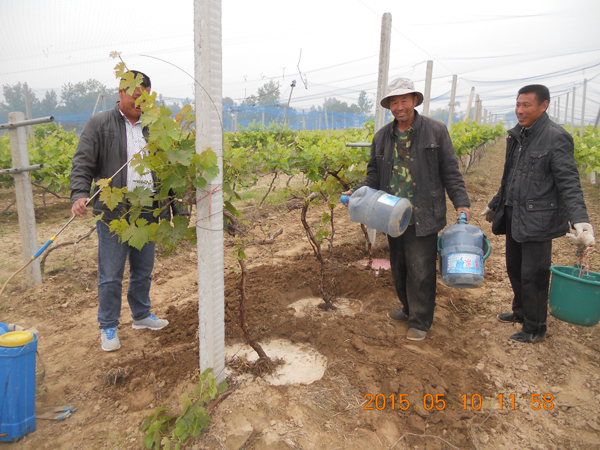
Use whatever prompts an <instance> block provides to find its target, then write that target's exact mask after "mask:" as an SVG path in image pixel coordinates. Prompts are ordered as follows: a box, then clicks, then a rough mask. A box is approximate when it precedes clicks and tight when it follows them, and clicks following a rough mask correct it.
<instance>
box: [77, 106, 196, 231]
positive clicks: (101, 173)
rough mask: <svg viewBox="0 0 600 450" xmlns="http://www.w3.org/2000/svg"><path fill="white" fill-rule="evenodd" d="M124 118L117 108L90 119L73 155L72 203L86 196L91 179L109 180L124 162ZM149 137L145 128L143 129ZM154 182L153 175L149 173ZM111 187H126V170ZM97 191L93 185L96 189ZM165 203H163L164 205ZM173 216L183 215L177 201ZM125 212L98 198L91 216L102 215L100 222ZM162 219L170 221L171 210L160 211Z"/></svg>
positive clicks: (125, 207) (125, 157)
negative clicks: (111, 207) (109, 206)
mask: <svg viewBox="0 0 600 450" xmlns="http://www.w3.org/2000/svg"><path fill="white" fill-rule="evenodd" d="M124 120H125V119H124V118H123V116H122V115H121V113H120V111H119V105H118V103H117V105H116V106H115V107H114V109H113V110H112V111H106V112H102V113H99V114H96V115H93V116H92V117H90V119H89V120H88V121H87V123H86V124H85V127H84V128H83V132H82V133H81V136H80V138H79V143H78V144H77V150H76V151H75V155H74V156H73V169H72V170H71V203H74V202H75V200H77V199H78V198H81V197H89V196H90V189H91V186H92V180H94V181H95V182H97V181H98V180H100V179H103V178H110V177H112V176H113V175H114V174H115V172H116V171H117V170H119V169H120V168H121V166H123V165H124V164H125V163H126V162H127V131H126V128H125V122H124ZM142 133H143V134H144V137H145V138H147V137H148V128H147V127H144V129H143V130H142ZM152 176H153V179H154V180H155V183H156V176H155V174H154V173H153V174H152ZM110 186H111V187H116V188H123V187H127V169H126V168H123V170H121V171H120V172H119V173H118V174H117V175H116V177H115V178H114V179H113V180H112V181H111V183H110ZM97 189H98V186H96V188H95V190H97ZM166 203H167V202H164V204H166ZM164 204H163V205H161V206H164ZM171 209H172V212H173V215H177V214H185V211H184V210H181V209H180V208H179V207H178V206H177V205H176V202H173V203H171ZM126 210H127V205H126V204H124V203H120V204H119V205H118V206H117V207H116V208H115V209H114V210H112V211H111V210H110V209H108V207H107V206H106V205H105V204H104V202H102V201H100V200H99V196H98V197H96V198H94V210H93V211H94V214H102V213H104V216H103V221H105V222H107V223H108V222H110V221H111V220H114V219H118V218H120V217H121V216H122V215H123V214H124V213H125V212H126ZM160 218H161V219H167V220H170V219H171V211H170V210H169V208H165V209H164V210H163V211H161V214H160Z"/></svg>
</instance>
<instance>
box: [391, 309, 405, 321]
mask: <svg viewBox="0 0 600 450" xmlns="http://www.w3.org/2000/svg"><path fill="white" fill-rule="evenodd" d="M388 317H389V318H390V319H394V320H401V321H403V322H407V321H408V315H407V314H406V313H405V312H404V311H402V310H399V311H390V312H389V313H388Z"/></svg>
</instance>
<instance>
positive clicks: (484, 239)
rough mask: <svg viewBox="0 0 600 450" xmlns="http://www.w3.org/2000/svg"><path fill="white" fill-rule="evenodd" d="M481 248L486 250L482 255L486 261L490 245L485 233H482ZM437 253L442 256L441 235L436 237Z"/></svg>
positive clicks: (489, 253) (490, 250)
mask: <svg viewBox="0 0 600 450" xmlns="http://www.w3.org/2000/svg"><path fill="white" fill-rule="evenodd" d="M483 248H487V249H486V251H485V254H484V255H483V260H484V261H485V260H486V259H488V257H489V256H490V255H491V253H492V244H490V240H489V239H488V237H487V235H486V234H485V233H483ZM437 252H438V253H439V255H440V256H442V235H441V234H440V235H439V236H438V241H437Z"/></svg>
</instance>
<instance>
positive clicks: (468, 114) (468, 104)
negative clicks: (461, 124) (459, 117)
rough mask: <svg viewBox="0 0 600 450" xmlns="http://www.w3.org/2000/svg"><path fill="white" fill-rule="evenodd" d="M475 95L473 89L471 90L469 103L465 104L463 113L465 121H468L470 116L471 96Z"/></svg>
mask: <svg viewBox="0 0 600 450" xmlns="http://www.w3.org/2000/svg"><path fill="white" fill-rule="evenodd" d="M474 95H475V88H474V87H472V88H471V94H470V95H469V103H467V111H466V112H465V119H464V120H469V116H470V115H471V105H472V104H473V96H474Z"/></svg>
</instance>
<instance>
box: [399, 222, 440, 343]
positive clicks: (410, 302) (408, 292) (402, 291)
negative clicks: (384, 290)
mask: <svg viewBox="0 0 600 450" xmlns="http://www.w3.org/2000/svg"><path fill="white" fill-rule="evenodd" d="M437 239H438V236H437V233H436V234H430V235H428V236H422V237H418V236H417V235H416V230H415V226H414V225H410V226H409V227H408V228H407V229H406V231H405V232H404V233H403V234H401V235H400V236H398V237H396V238H393V237H390V236H388V242H389V245H390V265H391V269H392V279H393V280H394V286H395V287H396V293H397V294H398V298H399V299H400V302H402V306H403V308H402V310H403V311H404V312H405V313H406V314H407V315H408V326H409V327H411V328H416V329H418V330H422V331H429V327H431V323H432V322H433V310H434V308H435V289H436V275H435V271H436V264H435V261H436V253H437Z"/></svg>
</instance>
